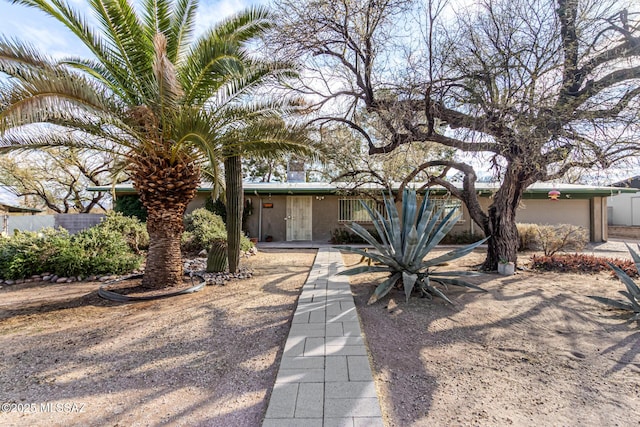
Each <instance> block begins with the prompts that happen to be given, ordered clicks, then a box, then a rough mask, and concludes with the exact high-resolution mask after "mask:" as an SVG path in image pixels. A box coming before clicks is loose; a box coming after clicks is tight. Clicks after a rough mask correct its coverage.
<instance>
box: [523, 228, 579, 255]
mask: <svg viewBox="0 0 640 427" xmlns="http://www.w3.org/2000/svg"><path fill="white" fill-rule="evenodd" d="M516 227H517V228H518V238H519V241H518V250H519V251H524V250H541V251H543V252H544V254H545V255H547V256H551V255H554V254H555V253H557V252H567V251H581V250H583V249H584V247H585V246H586V244H587V242H588V241H589V238H588V236H587V232H586V230H585V229H584V228H582V227H578V226H576V225H571V224H557V225H538V224H517V225H516Z"/></svg>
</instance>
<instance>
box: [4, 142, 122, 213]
mask: <svg viewBox="0 0 640 427" xmlns="http://www.w3.org/2000/svg"><path fill="white" fill-rule="evenodd" d="M112 169H113V159H112V157H111V156H110V155H108V154H106V153H95V152H93V153H89V152H86V151H79V150H75V149H71V148H56V149H51V150H47V151H43V152H41V153H13V154H6V155H5V156H3V157H1V158H0V183H2V184H3V185H7V186H9V187H10V188H11V189H12V191H14V192H15V194H16V195H17V196H19V197H25V198H29V199H31V200H35V201H36V203H37V205H38V207H43V208H46V209H50V210H51V211H53V212H57V213H88V212H91V211H93V210H94V209H99V210H102V211H106V210H107V206H105V204H104V202H105V201H106V200H108V196H109V194H108V192H89V191H87V187H91V186H94V187H95V186H104V185H110V184H111V182H112V173H111V171H112Z"/></svg>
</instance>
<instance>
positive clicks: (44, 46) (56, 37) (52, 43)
mask: <svg viewBox="0 0 640 427" xmlns="http://www.w3.org/2000/svg"><path fill="white" fill-rule="evenodd" d="M269 1H270V0H200V4H199V8H198V13H197V17H196V36H197V35H198V34H199V33H202V32H203V31H204V30H206V29H207V28H209V27H210V26H211V24H213V23H215V22H217V21H219V20H221V19H223V18H225V17H227V16H230V15H232V14H234V13H236V12H238V11H240V10H242V9H244V8H246V7H248V6H251V5H260V4H262V5H266V4H268V3H269ZM461 1H463V2H465V1H466V0H461ZM67 2H68V3H69V4H70V5H72V7H74V8H76V9H77V10H79V11H81V12H83V11H84V13H85V15H87V16H90V15H89V14H88V9H87V4H88V1H87V0H67ZM0 35H1V36H2V37H7V38H17V39H20V40H22V41H26V42H29V43H30V44H32V45H34V46H35V47H36V48H38V50H40V51H41V52H46V53H47V54H48V55H50V56H52V57H54V58H57V59H59V58H64V57H68V56H80V57H90V56H91V54H90V52H89V51H88V49H87V48H85V47H84V45H82V43H80V42H79V41H78V40H77V39H76V37H75V36H74V35H73V34H72V33H71V32H70V31H68V30H67V29H66V28H65V27H64V26H63V25H62V24H60V23H58V22H57V21H56V20H55V19H53V18H50V17H48V16H46V15H45V14H44V13H42V12H40V11H38V10H36V9H33V8H29V7H26V6H21V5H14V4H11V3H10V0H0ZM479 163H480V164H482V165H481V166H480V167H478V168H477V170H478V172H479V174H480V175H485V174H487V173H486V172H484V171H483V169H485V167H483V166H486V165H485V164H484V162H483V161H479ZM476 166H478V165H476ZM616 172H619V176H620V177H622V178H626V177H628V176H629V174H630V173H631V171H629V170H627V169H626V168H625V169H622V170H609V171H607V176H604V177H603V176H598V177H595V181H597V182H598V183H599V184H602V183H605V182H611V181H616V180H618V179H617V178H619V177H618V176H616V177H615V178H613V177H612V176H610V175H612V174H613V175H618V173H616ZM637 172H638V173H640V169H638V171H637ZM636 174H637V173H636ZM612 178H613V179H612ZM622 178H620V179H622Z"/></svg>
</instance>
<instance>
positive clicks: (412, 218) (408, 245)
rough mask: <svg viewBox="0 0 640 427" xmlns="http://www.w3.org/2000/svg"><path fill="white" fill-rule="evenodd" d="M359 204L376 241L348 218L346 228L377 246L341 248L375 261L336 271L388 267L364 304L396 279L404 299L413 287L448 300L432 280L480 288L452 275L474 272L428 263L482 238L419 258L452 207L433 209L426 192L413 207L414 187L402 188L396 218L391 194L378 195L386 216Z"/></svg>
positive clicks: (448, 223) (449, 222)
mask: <svg viewBox="0 0 640 427" xmlns="http://www.w3.org/2000/svg"><path fill="white" fill-rule="evenodd" d="M362 206H363V207H364V208H365V209H366V210H367V212H368V214H369V216H370V217H371V220H372V222H373V225H374V226H375V229H376V231H377V232H378V235H379V236H380V241H378V240H376V239H375V238H374V237H373V236H372V235H371V233H369V232H368V231H367V230H366V229H365V228H364V227H362V226H361V225H359V224H356V223H352V224H351V226H349V229H350V230H351V231H353V232H354V233H356V234H357V235H358V236H360V237H362V238H363V239H364V240H365V241H366V242H367V243H369V244H370V245H372V246H373V247H374V248H375V249H376V251H377V252H369V251H366V250H363V249H358V248H353V247H343V248H341V249H342V250H345V251H348V252H353V253H357V254H360V255H362V256H363V257H364V258H369V259H370V260H372V261H374V262H376V263H379V264H381V265H377V266H362V267H355V268H352V269H349V270H345V271H343V272H341V273H340V274H343V275H348V276H352V275H355V274H360V273H372V272H388V273H389V277H388V278H387V279H386V280H384V281H383V282H382V283H380V284H379V285H378V286H377V288H376V290H375V291H374V293H373V295H372V296H371V298H370V299H369V304H373V303H374V302H376V301H378V300H379V299H380V298H382V297H384V296H385V295H386V294H387V293H389V291H390V290H391V289H392V288H393V287H394V286H396V285H397V286H400V285H402V287H403V288H404V293H405V296H406V299H407V301H408V300H409V297H410V296H411V293H412V292H413V291H414V290H418V291H419V292H420V294H421V295H422V296H424V297H428V298H433V296H434V295H435V296H439V297H440V298H442V299H444V300H445V301H447V302H448V303H450V304H453V303H452V302H451V300H449V298H447V296H446V295H445V294H444V293H443V292H442V290H441V289H439V288H438V287H436V286H434V285H435V284H439V285H442V286H444V287H445V288H446V287H447V286H448V285H454V286H464V287H468V288H472V289H476V290H479V291H483V292H486V291H485V290H484V289H482V288H480V287H478V286H476V285H473V284H471V283H468V282H466V281H464V280H461V279H459V278H458V277H459V276H473V275H477V274H478V273H476V272H470V271H443V272H439V271H435V269H434V267H436V266H437V265H439V264H442V263H444V262H447V261H451V260H454V259H457V258H460V257H463V256H465V255H467V254H468V253H470V252H471V251H473V250H474V249H475V248H477V247H478V246H479V245H481V244H482V243H484V242H485V241H486V240H487V238H485V239H482V240H480V241H478V242H476V243H473V244H471V245H469V246H465V247H463V248H459V249H456V250H453V251H451V252H447V253H446V254H444V255H441V256H438V257H435V258H433V259H430V260H425V259H424V258H425V257H426V256H427V255H428V254H429V252H431V251H432V250H433V249H434V248H435V247H436V245H437V244H438V243H440V241H441V240H442V239H443V238H444V237H445V236H446V235H447V233H448V232H449V231H450V230H451V229H452V228H453V226H454V225H455V223H456V222H457V221H458V220H459V219H460V214H459V213H458V212H457V210H456V209H452V210H450V211H449V212H448V213H446V215H445V209H444V208H440V209H438V208H437V206H436V204H435V203H434V202H433V200H432V199H430V198H429V194H428V193H427V194H426V195H425V197H424V199H423V201H422V203H421V205H420V207H418V201H417V196H416V192H415V191H414V190H410V189H405V190H404V193H403V198H402V219H400V216H401V215H400V214H399V213H398V210H397V208H396V205H395V203H394V202H393V199H392V198H391V195H389V197H388V198H387V197H386V196H384V206H385V212H386V218H385V217H384V216H383V215H382V214H381V213H380V212H377V211H376V212H374V211H373V210H372V209H370V208H369V207H368V206H367V205H366V204H365V203H362Z"/></svg>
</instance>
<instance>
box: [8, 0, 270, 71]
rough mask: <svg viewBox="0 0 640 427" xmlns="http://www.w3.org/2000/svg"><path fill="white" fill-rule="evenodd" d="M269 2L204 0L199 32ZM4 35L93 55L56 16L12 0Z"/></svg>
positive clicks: (46, 48)
mask: <svg viewBox="0 0 640 427" xmlns="http://www.w3.org/2000/svg"><path fill="white" fill-rule="evenodd" d="M67 2H68V3H69V4H70V5H71V6H72V7H74V8H76V9H77V10H79V11H81V12H82V11H86V10H88V9H87V4H88V1H87V0H67ZM267 3H268V0H200V5H199V8H198V13H197V18H196V33H201V32H203V31H204V30H205V29H206V28H208V27H209V26H210V25H211V23H214V22H217V21H218V20H220V19H223V18H225V17H227V16H230V15H232V14H234V13H236V12H238V11H240V10H242V9H244V8H246V7H248V6H251V5H257V4H267ZM83 13H86V12H83ZM0 34H1V35H2V36H3V37H6V38H12V39H13V38H17V39H19V40H22V41H26V42H29V43H30V44H32V45H34V46H35V47H37V48H38V49H39V50H40V51H42V52H46V53H47V54H48V55H50V56H52V57H54V58H64V57H67V56H81V57H88V56H90V53H89V51H88V49H86V48H85V47H84V45H83V44H82V43H80V42H79V41H78V40H77V39H76V37H75V36H74V35H73V34H72V33H71V32H70V31H68V30H67V29H66V28H65V27H64V26H63V25H62V24H59V23H58V22H57V21H56V20H55V19H53V18H50V17H48V16H47V15H45V14H44V13H42V12H40V11H38V10H36V9H34V8H30V7H26V6H22V5H14V4H11V3H9V1H8V0H0Z"/></svg>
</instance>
